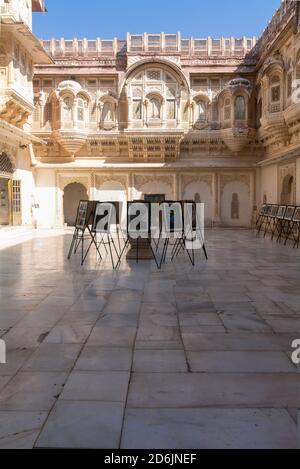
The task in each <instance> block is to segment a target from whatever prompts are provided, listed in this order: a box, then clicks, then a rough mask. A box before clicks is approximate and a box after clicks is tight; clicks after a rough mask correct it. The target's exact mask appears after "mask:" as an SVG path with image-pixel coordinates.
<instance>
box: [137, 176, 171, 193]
mask: <svg viewBox="0 0 300 469" xmlns="http://www.w3.org/2000/svg"><path fill="white" fill-rule="evenodd" d="M151 182H161V183H163V184H167V185H168V186H170V187H171V188H172V187H173V183H174V177H173V176H172V175H156V174H149V175H144V174H143V175H142V174H136V175H135V176H134V186H135V188H136V189H137V190H140V189H141V188H142V186H143V185H145V184H148V183H151Z"/></svg>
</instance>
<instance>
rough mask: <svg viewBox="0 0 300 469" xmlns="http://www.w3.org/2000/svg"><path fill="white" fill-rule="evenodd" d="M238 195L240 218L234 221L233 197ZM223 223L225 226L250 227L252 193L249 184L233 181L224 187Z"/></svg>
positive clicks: (222, 200)
mask: <svg viewBox="0 0 300 469" xmlns="http://www.w3.org/2000/svg"><path fill="white" fill-rule="evenodd" d="M234 193H236V194H238V199H239V218H238V219H232V217H231V203H232V195H233V194H234ZM221 223H222V225H225V226H237V227H249V226H250V224H251V203H250V191H249V187H248V185H247V184H245V183H244V182H240V181H233V182H230V183H228V184H226V186H225V187H224V190H223V195H222V198H221Z"/></svg>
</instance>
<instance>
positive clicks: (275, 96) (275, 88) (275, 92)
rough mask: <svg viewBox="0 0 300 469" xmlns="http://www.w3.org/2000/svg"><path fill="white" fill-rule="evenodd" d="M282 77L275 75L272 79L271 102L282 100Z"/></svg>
mask: <svg viewBox="0 0 300 469" xmlns="http://www.w3.org/2000/svg"><path fill="white" fill-rule="evenodd" d="M280 95H281V92H280V78H279V76H277V75H275V76H274V77H272V79H271V102H272V103H278V102H279V101H280Z"/></svg>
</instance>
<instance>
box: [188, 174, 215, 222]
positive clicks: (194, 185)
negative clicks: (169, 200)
mask: <svg viewBox="0 0 300 469" xmlns="http://www.w3.org/2000/svg"><path fill="white" fill-rule="evenodd" d="M196 194H199V195H200V199H201V202H202V203H203V204H204V218H205V223H206V224H209V223H211V221H212V219H213V196H212V192H211V188H210V186H209V185H208V184H207V183H206V182H204V181H199V182H191V183H190V184H189V185H188V186H187V187H186V188H185V191H184V193H183V199H184V200H194V199H195V195H196Z"/></svg>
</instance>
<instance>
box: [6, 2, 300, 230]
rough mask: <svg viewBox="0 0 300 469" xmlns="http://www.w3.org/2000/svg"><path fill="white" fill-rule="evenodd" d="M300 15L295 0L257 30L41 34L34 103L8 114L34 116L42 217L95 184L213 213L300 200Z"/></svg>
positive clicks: (230, 215)
mask: <svg viewBox="0 0 300 469" xmlns="http://www.w3.org/2000/svg"><path fill="white" fill-rule="evenodd" d="M298 21H299V2H294V1H284V2H282V4H281V7H280V8H279V9H278V11H277V12H276V13H275V15H274V16H273V19H272V21H271V23H270V24H269V26H268V28H267V29H266V30H265V32H264V33H263V35H262V37H261V38H260V39H259V40H258V41H257V40H256V39H255V38H242V39H234V38H229V39H227V38H221V39H212V38H208V39H185V38H182V37H181V35H180V34H179V33H177V34H143V35H138V34H128V35H127V38H126V40H118V39H114V40H112V41H109V40H101V39H95V40H85V39H83V40H73V41H70V40H64V39H60V40H55V39H53V40H50V41H47V40H45V41H41V44H40V48H41V51H43V50H45V51H46V52H47V53H48V55H49V56H50V57H51V58H52V60H53V62H52V63H51V62H49V61H48V62H47V61H46V60H41V61H40V63H39V64H38V65H36V66H35V68H34V78H33V90H34V96H33V103H31V106H29V107H28V108H24V109H23V108H22V109H19V110H18V112H17V113H16V112H15V113H14V112H10V104H9V101H8V102H7V104H6V105H5V107H4V108H3V111H2V116H1V114H0V118H1V117H2V118H3V117H5V116H6V119H7V118H8V117H7V116H10V119H12V121H11V123H12V124H13V125H15V126H16V127H18V128H22V127H23V126H24V123H25V121H26V119H27V118H28V116H29V115H31V117H30V124H31V128H30V135H31V136H32V138H33V146H32V149H31V152H29V156H30V164H31V174H33V186H32V194H33V195H32V198H33V200H34V206H36V207H37V208H36V210H35V212H34V218H35V220H34V221H36V223H37V224H38V225H39V226H61V225H63V223H65V222H69V220H70V218H72V216H71V214H70V212H72V210H73V211H74V206H75V205H76V204H75V203H74V206H72V207H71V206H70V200H72V201H75V202H76V201H77V200H78V198H80V197H82V196H84V195H85V196H88V197H89V198H90V199H99V200H120V201H123V202H126V200H131V199H138V198H142V197H144V196H145V195H154V196H155V195H161V196H164V197H165V198H166V199H194V200H197V201H201V202H204V203H205V213H206V215H205V218H206V221H207V224H217V225H225V226H245V227H247V226H250V225H251V223H252V221H253V219H254V218H255V213H256V209H257V206H258V205H259V204H260V203H262V202H263V200H267V201H268V202H270V203H271V202H280V201H281V200H283V199H284V201H285V203H299V204H300V157H299V156H300V109H299V108H300V104H299V103H298V101H299V98H298V96H297V87H298V86H299V82H297V80H299V79H300V34H299V24H298ZM37 49H38V50H39V48H37ZM41 51H40V52H39V53H40V54H41V53H42V52H41ZM5 53H6V51H5V50H2V49H1V48H0V79H1V63H2V62H1V60H2V56H3V57H4V55H5ZM1 54H2V55H1ZM4 60H5V59H4V58H3V61H4ZM21 64H22V62H21ZM0 113H1V108H0ZM27 114H28V115H27ZM17 116H18V117H17ZM25 118H26V119H25ZM24 119H25V121H24ZM0 124H1V120H0ZM8 153H9V152H8ZM24 190H25V188H24ZM71 205H72V204H71ZM26 220H27V218H26ZM23 221H24V220H23Z"/></svg>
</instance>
